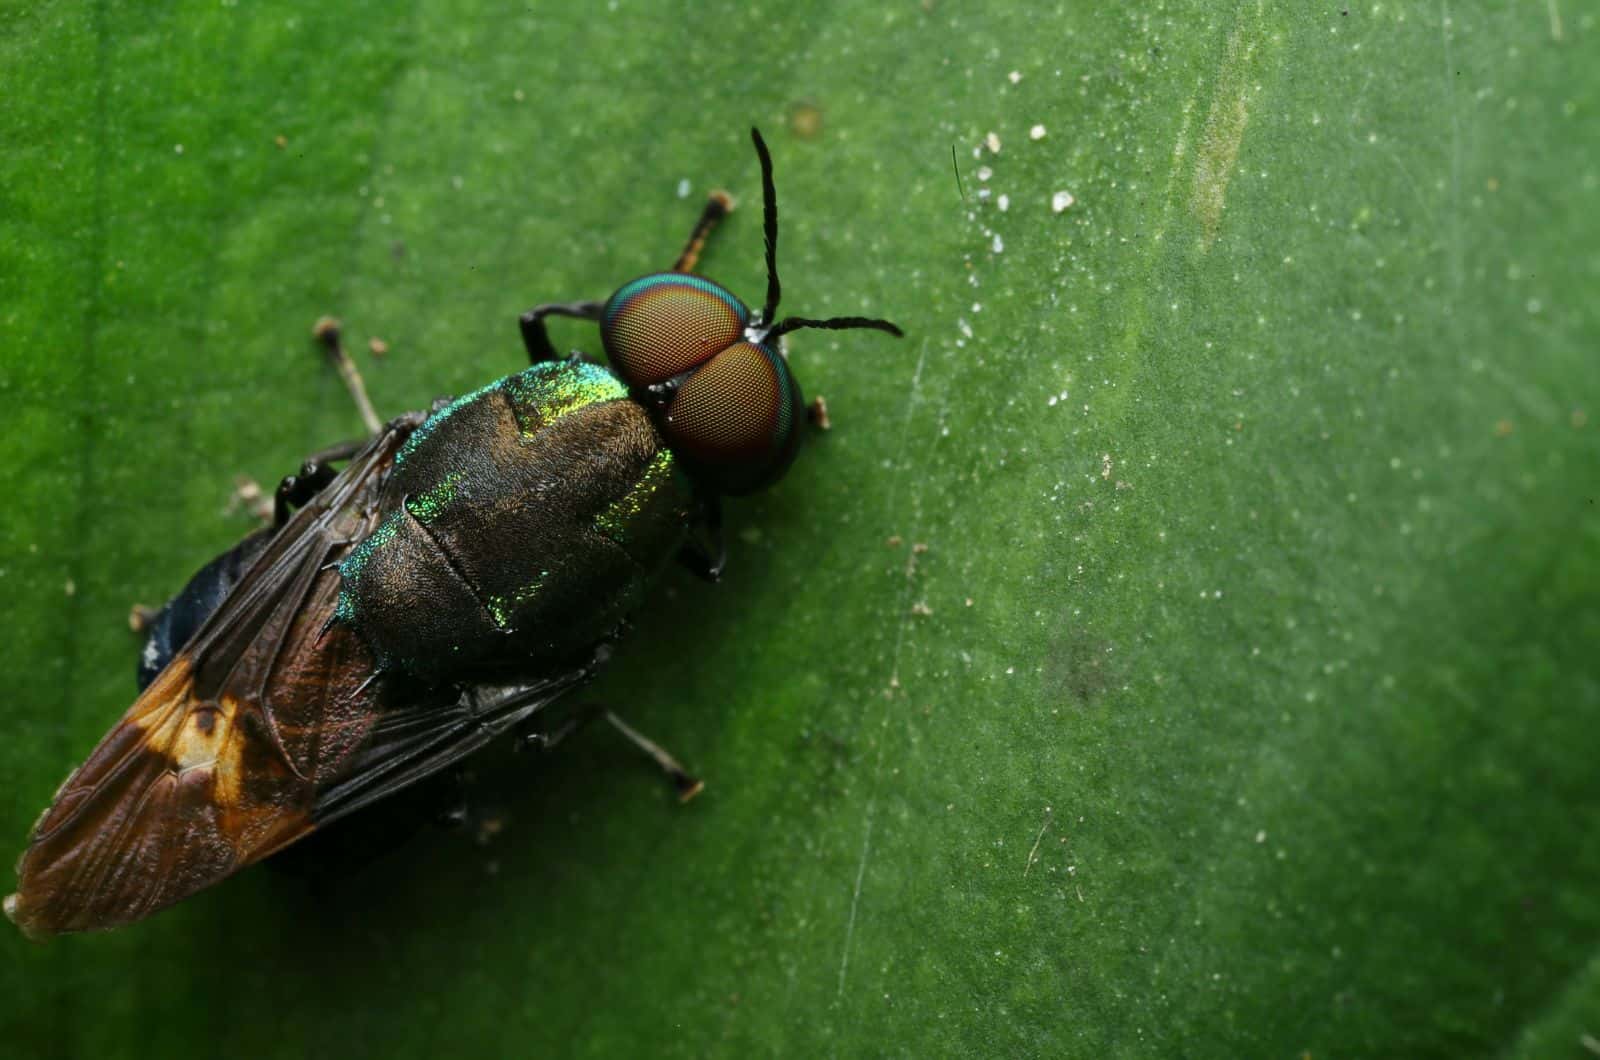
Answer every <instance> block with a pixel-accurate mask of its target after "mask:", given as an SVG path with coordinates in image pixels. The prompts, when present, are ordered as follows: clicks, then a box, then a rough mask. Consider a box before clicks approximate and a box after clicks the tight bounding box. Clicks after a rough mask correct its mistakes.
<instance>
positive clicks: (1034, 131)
mask: <svg viewBox="0 0 1600 1060" xmlns="http://www.w3.org/2000/svg"><path fill="white" fill-rule="evenodd" d="M1044 135H1045V133H1044V126H1043V125H1035V126H1034V127H1033V128H1031V129H1029V130H1028V139H1030V140H1043V139H1044Z"/></svg>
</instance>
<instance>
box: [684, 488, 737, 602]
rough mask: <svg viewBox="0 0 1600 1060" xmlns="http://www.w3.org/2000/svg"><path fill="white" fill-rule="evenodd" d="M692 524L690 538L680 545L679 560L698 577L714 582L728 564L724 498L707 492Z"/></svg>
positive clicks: (700, 501) (700, 502) (701, 499)
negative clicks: (723, 508)
mask: <svg viewBox="0 0 1600 1060" xmlns="http://www.w3.org/2000/svg"><path fill="white" fill-rule="evenodd" d="M698 504H699V511H698V512H697V513H696V514H695V517H694V519H693V520H692V522H691V523H690V527H689V540H687V541H685V542H684V543H683V547H682V548H680V549H678V562H679V563H681V564H683V565H684V566H685V567H687V568H688V569H689V572H690V573H691V574H693V575H694V576H695V577H697V578H704V579H705V580H706V581H708V582H714V581H717V580H719V579H720V578H721V577H722V569H723V568H724V567H726V566H727V565H728V546H727V544H726V543H725V542H724V541H723V539H722V502H721V501H720V500H719V499H718V498H717V497H716V496H715V495H711V494H707V495H706V496H703V497H701V498H700V500H699V502H698Z"/></svg>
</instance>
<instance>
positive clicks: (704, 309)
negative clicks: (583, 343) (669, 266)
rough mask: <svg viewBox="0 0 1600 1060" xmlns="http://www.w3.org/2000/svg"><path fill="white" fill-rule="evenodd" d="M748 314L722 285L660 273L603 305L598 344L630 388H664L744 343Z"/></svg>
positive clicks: (627, 287) (633, 285)
mask: <svg viewBox="0 0 1600 1060" xmlns="http://www.w3.org/2000/svg"><path fill="white" fill-rule="evenodd" d="M749 320H750V310H748V309H746V308H745V306H744V303H743V302H740V301H739V300H738V299H737V298H735V297H734V296H733V295H731V294H729V293H728V291H726V290H725V289H724V288H723V287H722V286H721V285H720V284H715V283H712V282H711V281H710V280H708V279H705V278H704V277H702V276H692V275H690V274H688V273H682V272H658V273H654V274H652V275H650V276H641V277H640V278H639V279H637V280H634V281H633V282H632V283H630V284H627V285H625V286H624V287H623V288H622V289H621V290H619V291H617V293H616V294H614V295H612V296H611V300H610V301H609V302H607V303H606V307H605V311H604V312H603V313H602V314H601V316H600V338H601V341H602V342H604V343H605V347H606V356H607V357H609V358H610V359H611V367H612V368H613V369H615V370H616V373H617V374H618V375H620V376H621V377H622V378H623V380H624V381H625V382H627V383H628V384H629V385H631V386H649V385H651V384H652V383H661V382H665V381H666V380H668V379H671V378H672V377H673V376H675V375H679V374H681V373H683V372H687V371H688V370H689V369H691V368H693V367H695V366H696V365H698V364H704V363H705V362H706V361H708V360H710V359H711V358H712V357H714V356H716V355H717V354H718V353H720V352H721V351H722V350H725V349H727V348H728V347H729V346H731V345H733V344H734V343H735V342H738V341H739V340H740V339H741V338H743V337H744V326H745V324H746V323H748V322H749Z"/></svg>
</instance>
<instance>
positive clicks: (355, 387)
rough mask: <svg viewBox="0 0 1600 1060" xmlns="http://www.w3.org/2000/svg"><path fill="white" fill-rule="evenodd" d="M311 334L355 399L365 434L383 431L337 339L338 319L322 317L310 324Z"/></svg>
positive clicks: (358, 378)
mask: <svg viewBox="0 0 1600 1060" xmlns="http://www.w3.org/2000/svg"><path fill="white" fill-rule="evenodd" d="M311 334H312V335H314V336H316V338H317V341H318V342H320V343H322V345H323V348H324V349H326V350H327V351H328V360H330V361H332V362H333V367H334V368H335V369H337V370H338V372H339V378H340V379H342V380H344V385H345V389H347V390H349V391H350V396H351V397H352V398H353V399H355V403H356V409H357V410H358V411H359V412H360V413H361V422H362V423H364V424H366V427H367V434H368V435H370V436H372V437H374V438H376V437H377V436H378V435H379V434H380V433H382V431H383V421H382V420H380V419H378V414H377V413H376V412H375V411H373V408H372V401H371V399H369V398H368V397H367V387H366V384H365V383H363V382H362V381H361V373H360V372H358V371H356V363H355V362H354V361H352V360H351V359H350V355H349V354H347V353H345V352H344V344H343V343H341V342H340V341H339V321H338V320H337V319H335V318H334V317H323V318H322V319H321V320H319V321H317V322H316V324H314V325H312V328H311Z"/></svg>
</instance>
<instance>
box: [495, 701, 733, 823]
mask: <svg viewBox="0 0 1600 1060" xmlns="http://www.w3.org/2000/svg"><path fill="white" fill-rule="evenodd" d="M601 719H604V720H605V721H606V722H608V723H609V724H610V725H611V727H612V728H614V729H616V730H617V731H618V732H620V733H621V734H622V735H623V736H625V737H626V738H627V740H628V742H629V743H631V744H633V746H635V747H637V748H638V749H639V750H641V751H643V752H644V753H645V754H647V755H649V756H650V759H651V760H652V761H653V762H655V764H656V765H657V766H658V767H659V768H660V770H661V772H662V773H664V774H665V775H666V777H667V780H668V781H669V782H670V783H671V784H672V789H673V790H674V791H676V792H677V793H678V801H679V802H688V801H689V800H690V799H692V798H694V797H695V796H696V795H698V794H700V791H701V789H703V788H704V787H705V783H704V782H703V781H701V780H700V779H699V778H698V777H696V776H694V775H692V774H691V773H690V772H689V771H688V770H687V769H684V768H683V766H682V764H681V763H679V761H678V760H677V759H676V758H674V757H672V755H671V754H670V753H668V752H667V750H666V748H664V747H662V746H661V745H660V744H658V743H656V742H655V741H654V740H652V739H650V738H649V737H648V736H646V735H644V734H643V733H642V732H640V731H639V730H637V729H635V728H634V727H633V726H631V725H629V724H628V723H627V722H625V721H623V720H622V719H621V718H619V717H617V716H616V714H614V713H613V712H611V711H610V710H608V709H606V708H605V707H604V706H601V705H600V704H598V703H589V704H585V705H584V706H581V707H579V708H577V709H576V710H575V711H573V713H572V715H571V716H570V717H568V718H567V719H566V720H565V721H563V722H561V723H560V724H559V725H557V726H556V727H555V728H553V729H545V730H540V729H534V728H531V727H528V728H524V729H523V730H521V731H519V732H518V734H517V743H516V747H517V749H518V750H522V749H525V748H530V749H534V750H539V751H548V750H550V749H551V748H553V747H555V746H557V745H558V744H560V743H561V741H563V740H565V739H566V738H567V737H569V736H571V735H572V734H573V733H575V732H577V731H578V730H580V729H583V728H586V727H587V726H588V725H589V724H590V723H591V722H594V721H598V720H601Z"/></svg>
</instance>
